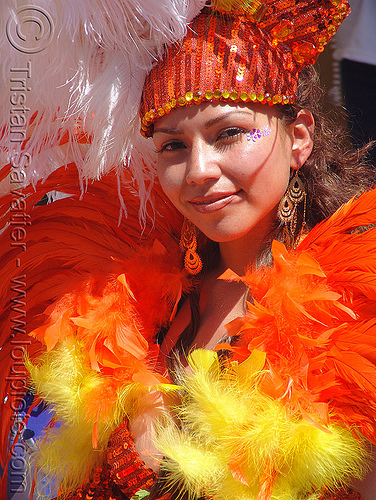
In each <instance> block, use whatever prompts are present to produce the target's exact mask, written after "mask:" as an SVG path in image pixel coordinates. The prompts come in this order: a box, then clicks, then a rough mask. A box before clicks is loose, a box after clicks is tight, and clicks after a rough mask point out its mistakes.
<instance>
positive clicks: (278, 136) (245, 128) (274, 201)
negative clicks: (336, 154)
mask: <svg viewBox="0 0 376 500" xmlns="http://www.w3.org/2000/svg"><path fill="white" fill-rule="evenodd" d="M295 135H298V136H299V133H298V134H295V124H292V125H290V126H285V125H283V124H282V121H281V119H280V118H278V117H277V115H276V112H275V111H274V110H273V108H272V107H268V106H263V105H261V104H260V105H258V104H255V105H251V106H250V105H235V104H222V103H221V104H211V103H207V104H203V105H200V106H189V107H184V108H180V109H177V110H174V111H173V112H171V113H170V114H168V115H165V116H163V117H162V118H161V119H159V120H158V121H157V123H156V124H155V130H154V135H153V139H154V143H155V145H156V148H157V151H158V166H157V171H158V178H159V181H160V184H161V186H162V188H163V190H164V191H165V193H166V195H167V196H168V197H169V198H170V200H171V201H172V203H173V204H174V205H175V207H176V208H177V209H178V210H179V212H181V213H182V214H183V215H184V216H185V217H187V218H188V219H189V220H191V221H192V222H193V223H194V224H195V225H196V226H197V227H198V228H199V229H200V230H201V231H202V232H203V233H204V234H205V235H206V236H208V237H209V238H210V239H212V240H214V241H217V242H228V241H233V240H236V239H238V238H242V237H243V236H245V235H249V236H250V237H251V238H253V237H255V238H263V237H265V236H266V235H267V234H268V233H269V232H270V229H271V226H272V224H273V222H274V221H275V219H276V212H277V208H278V204H279V201H280V200H281V198H282V196H283V195H284V193H285V191H286V187H287V185H288V182H289V177H290V169H291V168H295V169H296V168H299V167H300V166H301V165H302V164H303V163H304V161H305V159H306V158H307V157H308V155H309V153H310V150H309V153H308V155H306V157H305V158H304V161H303V160H302V158H300V156H299V157H298V154H297V150H298V149H299V144H298V143H299V138H298V139H297V138H296V137H295ZM311 147H312V145H311ZM300 161H302V163H300Z"/></svg>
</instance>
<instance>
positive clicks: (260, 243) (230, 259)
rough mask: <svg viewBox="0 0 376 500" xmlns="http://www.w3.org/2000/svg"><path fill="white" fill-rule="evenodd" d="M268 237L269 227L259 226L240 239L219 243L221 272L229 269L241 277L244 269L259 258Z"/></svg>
mask: <svg viewBox="0 0 376 500" xmlns="http://www.w3.org/2000/svg"><path fill="white" fill-rule="evenodd" d="M270 236H271V235H270V226H268V227H267V228H266V227H265V226H263V225H261V227H260V226H259V227H257V228H256V227H255V228H253V230H252V231H250V232H249V233H247V234H246V235H244V236H242V237H241V238H237V239H236V240H233V241H226V242H221V243H219V249H220V254H221V270H222V271H225V270H226V269H228V268H230V269H232V270H233V271H234V272H236V273H237V274H238V275H239V276H243V275H244V273H245V270H246V268H247V267H248V266H249V265H252V264H253V263H254V262H255V261H256V259H257V258H258V257H259V256H260V254H261V252H262V251H263V249H264V247H265V243H266V241H268V240H269V239H270Z"/></svg>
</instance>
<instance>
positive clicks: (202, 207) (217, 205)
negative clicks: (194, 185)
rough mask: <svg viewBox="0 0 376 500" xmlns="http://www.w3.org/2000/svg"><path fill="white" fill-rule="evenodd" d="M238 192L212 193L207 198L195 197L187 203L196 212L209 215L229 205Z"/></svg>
mask: <svg viewBox="0 0 376 500" xmlns="http://www.w3.org/2000/svg"><path fill="white" fill-rule="evenodd" d="M238 193H239V191H236V192H230V193H212V194H210V195H208V196H197V197H196V198H193V199H192V200H190V201H189V203H190V204H191V205H192V206H193V208H194V209H195V210H197V212H200V213H211V212H216V211H217V210H221V209H222V208H224V207H225V206H226V205H228V204H229V203H231V202H232V201H233V200H234V199H235V197H236V196H237V194H238Z"/></svg>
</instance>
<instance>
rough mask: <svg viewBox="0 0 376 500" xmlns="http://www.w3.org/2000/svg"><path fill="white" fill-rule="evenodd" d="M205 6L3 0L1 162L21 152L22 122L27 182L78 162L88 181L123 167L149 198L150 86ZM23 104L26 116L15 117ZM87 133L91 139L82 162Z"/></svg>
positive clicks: (193, 1) (190, 0)
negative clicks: (144, 99) (161, 60)
mask: <svg viewBox="0 0 376 500" xmlns="http://www.w3.org/2000/svg"><path fill="white" fill-rule="evenodd" d="M204 4H205V0H34V1H33V2H32V6H31V4H28V2H24V1H23V0H3V1H2V2H1V6H0V29H1V34H0V51H1V54H2V58H1V63H0V64H1V73H2V77H1V78H2V81H1V90H2V92H1V96H0V101H1V110H0V120H1V130H2V134H1V135H0V137H1V142H0V154H1V160H2V163H5V162H7V161H9V158H11V157H12V156H14V155H15V154H17V152H19V151H20V149H21V147H22V143H21V142H17V141H15V140H14V139H17V138H18V137H21V136H22V134H18V135H16V133H15V130H16V129H15V127H14V122H11V121H10V116H14V115H17V114H18V115H19V120H23V119H24V118H25V119H26V124H25V127H24V128H25V129H26V128H27V130H28V136H29V140H28V143H27V144H26V150H27V152H28V154H29V155H30V164H29V165H28V166H27V169H25V172H26V175H27V179H25V181H26V182H36V181H37V180H38V179H40V178H44V177H46V176H47V175H48V174H49V173H50V172H51V171H52V170H53V169H55V168H56V166H57V164H59V165H61V164H62V163H61V162H63V163H64V161H65V162H67V161H72V159H73V160H74V161H75V162H76V164H77V167H78V169H79V171H80V173H81V178H82V179H91V178H99V177H100V176H101V174H103V173H105V172H108V171H109V170H111V169H114V170H117V172H118V173H119V172H120V170H121V169H122V168H123V167H124V166H125V167H126V168H129V169H131V171H132V173H133V176H134V178H135V180H136V182H137V184H138V187H139V190H140V196H141V198H142V199H146V198H147V188H146V186H145V178H149V179H152V178H153V175H154V173H153V170H154V167H153V162H154V154H153V151H152V148H151V147H150V145H149V142H150V141H147V140H146V139H143V138H142V137H139V136H140V133H139V128H140V119H139V116H138V109H139V103H140V98H141V92H142V87H143V83H144V79H145V76H146V74H147V72H148V71H149V70H150V69H151V67H152V65H153V63H154V62H155V61H156V59H157V58H158V57H159V56H160V55H161V54H162V53H163V49H164V46H165V44H169V43H172V42H174V41H176V40H179V39H181V38H182V37H183V36H184V35H185V33H186V29H187V24H188V23H189V21H190V20H191V19H192V18H193V17H194V16H195V15H197V14H198V12H199V11H200V10H201V9H202V8H203V6H204ZM22 9H24V10H22ZM25 9H26V10H25ZM27 9H29V10H27ZM30 9H32V10H30ZM25 16H29V22H26V21H27V17H25ZM30 16H31V17H30ZM30 19H31V21H30ZM17 29H18V31H17ZM41 30H42V31H41ZM22 36H23V37H24V39H25V40H22ZM20 37H21V38H20ZM25 47H26V50H24V49H25ZM39 49H43V50H39ZM38 50H39V51H38ZM17 68H18V69H20V68H21V69H25V68H30V71H29V72H28V73H26V71H23V72H22V71H19V72H17V71H15V69H17ZM12 80H13V81H12ZM12 89H13V90H12ZM14 89H16V90H14ZM21 93H23V94H24V97H23V98H21V97H20V94H21ZM12 96H13V102H17V106H16V105H14V104H12V103H11V101H10V99H11V98H12ZM22 100H23V105H24V108H27V109H28V110H27V111H25V110H24V111H23V112H22V111H17V109H16V108H18V109H20V106H19V105H18V103H19V102H21V101H22ZM12 113H13V115H12ZM21 115H23V117H21ZM33 115H34V121H33V126H30V120H31V117H32V116H33ZM13 119H17V118H13ZM79 131H84V132H86V133H88V134H89V135H90V137H91V144H90V146H89V148H88V149H87V150H86V149H85V153H84V154H83V152H82V148H81V147H80V146H79V143H78V137H79V134H78V132H79ZM65 134H67V136H68V137H69V145H68V146H66V147H65V149H64V152H65V157H64V155H63V157H62V154H61V151H60V152H59V153H58V154H57V153H56V149H55V147H56V145H57V144H58V142H59V140H60V138H61V137H62V136H64V135H65ZM135 148H136V153H135V155H134V158H132V153H133V151H134V149H135ZM141 156H142V159H143V161H140V157H141ZM145 176H146V177H145Z"/></svg>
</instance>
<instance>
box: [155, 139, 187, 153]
mask: <svg viewBox="0 0 376 500" xmlns="http://www.w3.org/2000/svg"><path fill="white" fill-rule="evenodd" d="M182 148H185V145H184V143H183V142H181V141H169V142H166V143H165V144H163V146H162V147H161V148H160V149H157V150H156V152H157V153H163V152H164V151H166V152H170V151H176V150H177V149H182Z"/></svg>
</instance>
